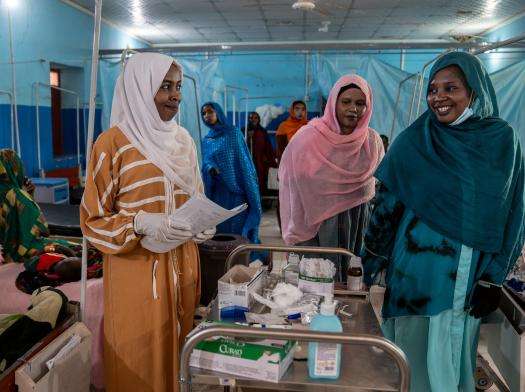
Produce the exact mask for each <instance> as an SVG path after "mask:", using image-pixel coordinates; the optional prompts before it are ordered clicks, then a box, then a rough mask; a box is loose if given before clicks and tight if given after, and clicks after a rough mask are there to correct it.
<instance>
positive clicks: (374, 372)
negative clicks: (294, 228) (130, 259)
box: [180, 244, 410, 392]
mask: <svg viewBox="0 0 525 392" xmlns="http://www.w3.org/2000/svg"><path fill="white" fill-rule="evenodd" d="M254 250H256V251H276V252H294V253H303V254H304V253H310V254H312V253H313V254H332V255H333V254H338V255H344V256H348V257H351V256H352V253H351V252H349V251H348V250H346V249H337V248H321V247H297V246H265V245H252V244H249V245H241V246H239V247H238V248H236V249H235V250H234V251H233V252H232V253H231V254H230V255H229V257H228V259H227V261H226V269H229V268H230V266H232V265H233V264H234V262H235V259H236V258H237V257H238V256H239V255H240V254H242V253H245V252H250V251H254ZM336 296H337V299H338V300H339V301H340V302H342V303H344V304H346V305H349V306H350V308H351V311H352V313H353V316H352V317H351V318H345V319H342V320H341V322H342V324H343V333H326V332H314V331H303V330H295V329H292V330H282V329H260V328H250V327H222V326H221V327H209V328H206V329H203V330H201V331H199V332H196V333H195V334H193V335H192V336H191V337H190V338H188V340H187V341H186V343H185V344H184V347H183V349H182V353H181V362H180V385H181V390H182V391H183V392H187V391H190V390H191V385H192V384H204V385H217V386H224V387H225V389H226V390H229V389H231V388H236V387H243V388H258V389H270V390H286V391H340V390H349V391H403V392H407V391H409V388H410V368H409V365H408V361H407V358H406V356H405V354H404V353H403V351H401V350H400V349H399V348H398V347H397V346H396V345H395V344H393V343H392V342H390V341H389V340H387V339H385V338H384V337H383V336H382V333H381V329H380V327H379V323H378V321H377V318H376V317H375V314H374V312H373V309H372V307H371V305H370V303H369V302H368V300H367V299H363V298H356V297H354V296H344V295H338V294H337V293H336ZM214 336H227V337H238V338H271V339H280V340H296V341H305V342H311V341H315V342H322V343H340V344H343V347H342V353H343V354H342V366H341V375H340V377H339V379H338V380H334V381H331V380H314V379H311V378H309V377H308V369H307V363H306V361H294V362H293V363H292V365H291V366H290V368H289V369H288V371H287V372H286V374H285V375H284V376H283V378H282V379H281V380H280V381H279V382H278V383H273V382H268V381H263V380H254V379H249V378H245V377H240V376H233V375H228V374H222V373H218V372H214V371H209V370H203V369H196V368H193V367H190V366H189V361H190V356H191V353H192V351H193V349H194V348H195V346H196V345H197V344H198V343H199V342H201V341H203V340H205V339H209V338H211V337H214Z"/></svg>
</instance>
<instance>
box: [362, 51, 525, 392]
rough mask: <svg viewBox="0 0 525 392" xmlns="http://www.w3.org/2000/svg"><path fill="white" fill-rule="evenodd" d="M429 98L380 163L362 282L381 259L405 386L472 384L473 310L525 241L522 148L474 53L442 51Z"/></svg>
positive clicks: (490, 299)
mask: <svg viewBox="0 0 525 392" xmlns="http://www.w3.org/2000/svg"><path fill="white" fill-rule="evenodd" d="M427 103H428V110H427V111H426V112H425V113H423V115H422V116H421V117H419V118H418V119H417V120H416V121H415V122H414V123H413V124H412V125H410V126H409V127H408V128H407V129H406V130H405V131H404V132H403V133H401V134H400V135H399V136H398V137H397V139H396V140H395V141H394V143H393V144H392V145H391V147H390V149H389V151H388V153H387V155H386V156H385V158H384V160H383V161H382V163H381V165H380V166H379V168H378V170H377V172H376V177H377V178H378V179H379V181H381V184H382V185H381V189H380V192H379V194H378V196H377V201H376V207H375V210H374V213H373V216H372V218H371V222H370V225H369V228H368V231H367V234H366V236H365V247H366V248H365V251H364V255H363V265H364V269H365V282H366V283H367V284H368V285H371V284H373V283H376V282H377V280H378V278H379V277H380V275H381V272H382V271H384V270H386V291H385V298H384V305H383V309H382V313H383V319H384V324H383V326H382V327H383V331H384V333H385V336H386V337H387V338H388V339H390V340H392V341H393V342H394V343H396V344H397V345H398V346H399V347H401V349H402V350H403V351H404V352H405V353H406V355H407V357H408V360H409V363H410V366H411V368H412V389H411V390H412V391H418V392H419V391H425V392H426V391H433V392H438V391H439V392H441V391H447V392H453V391H474V390H475V385H474V371H475V367H476V353H477V344H478V336H479V325H480V318H481V317H483V316H485V315H488V314H489V313H491V312H492V311H494V310H495V309H496V308H497V306H498V303H499V299H500V296H501V285H502V283H503V281H504V279H505V277H506V276H507V273H508V272H509V270H510V269H511V267H512V266H513V264H514V263H515V261H516V259H517V258H518V255H519V254H520V252H521V249H522V247H523V242H524V228H523V219H524V209H523V194H524V179H523V157H522V151H521V147H520V143H519V141H518V137H517V135H516V133H515V132H514V130H513V129H512V127H511V126H510V125H509V124H508V123H507V122H505V121H504V120H502V119H501V118H499V117H498V105H497V102H496V97H495V93H494V88H493V86H492V82H491V80H490V78H489V76H488V74H487V72H486V70H485V69H484V67H483V65H482V64H481V62H480V61H479V60H478V59H477V58H476V57H475V56H472V55H470V54H467V53H463V52H454V53H450V54H447V55H445V56H443V57H441V58H440V59H439V60H437V62H436V63H435V65H434V67H433V68H432V70H431V72H430V77H429V84H428V88H427Z"/></svg>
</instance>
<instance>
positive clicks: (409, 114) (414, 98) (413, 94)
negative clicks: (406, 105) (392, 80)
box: [408, 73, 419, 124]
mask: <svg viewBox="0 0 525 392" xmlns="http://www.w3.org/2000/svg"><path fill="white" fill-rule="evenodd" d="M418 86H419V73H417V74H416V85H415V86H414V92H413V93H412V100H411V101H410V110H409V111H408V123H409V124H410V123H411V122H412V112H413V110H414V104H415V103H416V95H417V88H418Z"/></svg>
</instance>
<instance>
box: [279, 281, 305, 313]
mask: <svg viewBox="0 0 525 392" xmlns="http://www.w3.org/2000/svg"><path fill="white" fill-rule="evenodd" d="M302 296H303V292H302V291H301V290H299V289H298V288H297V287H296V286H294V285H291V284H289V283H282V282H280V283H277V286H275V288H274V289H273V291H272V299H273V301H274V302H275V303H276V304H277V305H278V306H279V307H281V308H284V307H287V306H290V305H292V304H294V303H296V302H297V301H299V300H300V299H301V297H302Z"/></svg>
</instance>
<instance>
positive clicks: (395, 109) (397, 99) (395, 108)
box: [389, 74, 414, 140]
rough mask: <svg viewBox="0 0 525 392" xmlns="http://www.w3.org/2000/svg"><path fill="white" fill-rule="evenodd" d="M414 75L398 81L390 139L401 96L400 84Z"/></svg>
mask: <svg viewBox="0 0 525 392" xmlns="http://www.w3.org/2000/svg"><path fill="white" fill-rule="evenodd" d="M413 76H414V75H413V74H411V75H409V76H407V77H406V78H405V79H403V80H402V81H401V82H399V85H398V86H397V97H396V103H395V105H394V119H393V120H392V127H391V128H390V136H389V138H390V140H392V136H393V135H394V128H395V126H396V119H397V105H398V104H399V98H400V97H401V86H402V85H403V84H404V83H405V82H406V81H407V80H409V79H410V78H412V77H413Z"/></svg>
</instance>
